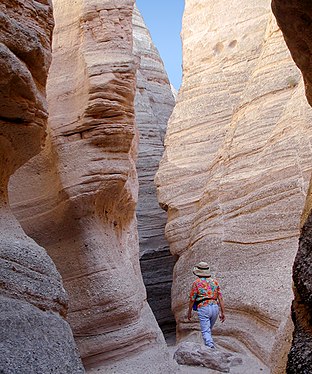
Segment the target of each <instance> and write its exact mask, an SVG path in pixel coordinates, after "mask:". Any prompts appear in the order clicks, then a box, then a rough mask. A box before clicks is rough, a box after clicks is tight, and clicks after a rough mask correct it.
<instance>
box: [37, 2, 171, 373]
mask: <svg viewBox="0 0 312 374" xmlns="http://www.w3.org/2000/svg"><path fill="white" fill-rule="evenodd" d="M53 3H54V11H55V20H56V25H55V31H54V43H53V62H52V65H51V70H50V75H49V82H48V102H49V111H50V117H49V118H50V121H49V123H50V127H51V143H52V148H53V150H54V152H55V153H56V154H57V158H58V173H59V177H60V185H61V186H62V187H61V188H62V189H61V191H60V192H59V201H58V206H57V207H56V208H55V209H56V210H57V211H58V215H57V216H58V218H57V219H55V218H56V215H55V214H54V213H53V212H46V213H45V214H46V215H47V216H50V226H49V227H51V229H52V231H53V233H54V234H56V238H57V239H55V237H54V236H52V237H51V236H50V237H44V236H43V235H42V233H41V234H40V233H39V234H38V235H39V236H41V240H43V241H45V243H46V245H47V248H48V250H49V253H50V254H51V256H52V258H53V259H54V260H55V262H56V264H57V266H58V267H59V269H60V272H61V274H62V276H63V278H64V285H65V288H66V290H67V291H68V293H69V298H70V308H69V321H70V324H71V326H72V329H73V332H74V336H75V338H76V341H77V343H78V347H79V349H80V352H81V356H82V358H83V361H84V364H85V366H86V368H87V369H88V370H91V369H92V368H96V369H101V368H102V370H103V372H108V371H110V370H113V368H114V370H117V371H118V370H120V372H123V369H122V366H120V365H123V362H125V365H126V366H127V363H126V362H127V361H126V360H127V359H128V356H130V355H132V357H138V356H139V355H140V354H146V355H147V356H148V357H149V360H151V361H152V362H153V364H152V365H153V367H155V368H156V369H155V370H156V371H157V370H167V365H168V357H167V352H166V349H165V343H164V339H163V337H162V335H161V332H160V330H159V328H158V326H157V323H156V320H155V318H154V316H153V314H152V312H151V310H150V308H149V306H148V304H147V302H146V291H145V288H144V285H143V281H142V276H141V272H140V266H139V245H138V235H137V224H136V217H135V207H136V202H137V190H138V181H137V174H136V169H135V157H136V153H137V144H138V137H137V131H136V126H135V116H134V97H135V87H136V68H137V65H136V61H135V59H134V56H133V53H132V10H133V1H130V0H118V1H117V0H116V1H101V0H78V1H77V0H75V1H74V0H73V1H66V2H64V1H62V0H54V2H53ZM52 219H53V221H52ZM124 360H125V361H124ZM139 361H142V364H141V367H140V370H142V372H143V371H146V368H145V367H144V365H145V363H144V360H140V359H139ZM110 365H112V366H110ZM116 365H119V366H118V368H119V369H116V368H117V366H116ZM127 370H128V372H131V368H130V367H127ZM134 370H135V369H134ZM135 372H138V371H135ZM139 372H140V371H139Z"/></svg>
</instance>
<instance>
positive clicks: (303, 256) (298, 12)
mask: <svg viewBox="0 0 312 374" xmlns="http://www.w3.org/2000/svg"><path fill="white" fill-rule="evenodd" d="M272 9H273V12H274V14H275V16H276V18H277V22H278V25H279V26H280V28H281V30H282V32H283V34H284V37H285V41H286V43H287V46H288V48H289V50H290V52H291V54H292V57H293V59H294V61H295V62H296V64H297V65H298V67H299V68H300V70H301V72H302V74H303V78H304V83H305V89H306V96H307V99H308V102H309V103H310V105H312V75H311V74H312V64H311V57H312V53H311V48H312V38H311V31H312V9H311V4H310V3H309V2H308V1H297V0H293V1H288V2H287V3H285V2H283V1H279V0H273V1H272ZM301 222H302V230H301V235H300V242H299V250H298V253H297V255H296V259H295V263H294V267H293V280H294V293H295V300H294V302H293V305H292V317H293V322H294V325H295V329H294V335H293V342H292V348H291V350H290V353H289V360H288V364H287V373H310V372H311V371H312V355H311V352H312V267H311V263H312V251H311V246H312V243H311V237H312V224H311V223H312V199H311V182H310V188H309V192H308V196H307V200H306V204H305V208H304V211H303V215H302V220H301Z"/></svg>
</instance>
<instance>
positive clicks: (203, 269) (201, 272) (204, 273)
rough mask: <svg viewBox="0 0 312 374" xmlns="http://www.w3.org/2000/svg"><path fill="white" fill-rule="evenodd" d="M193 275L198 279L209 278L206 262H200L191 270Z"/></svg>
mask: <svg viewBox="0 0 312 374" xmlns="http://www.w3.org/2000/svg"><path fill="white" fill-rule="evenodd" d="M193 274H195V275H197V276H199V277H210V276H211V274H210V270H209V265H208V264H207V262H204V261H201V262H199V263H198V264H197V265H195V266H194V268H193Z"/></svg>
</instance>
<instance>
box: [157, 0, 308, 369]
mask: <svg viewBox="0 0 312 374" xmlns="http://www.w3.org/2000/svg"><path fill="white" fill-rule="evenodd" d="M182 40H183V82H182V88H181V89H180V92H179V95H178V98H177V104H176V107H175V109H174V111H173V115H172V116H171V118H170V121H169V124H168V131H167V135H166V139H165V148H166V151H165V154H164V157H163V159H162V161H161V164H160V169H159V171H158V174H157V177H156V183H157V185H158V194H159V201H160V204H162V205H163V206H164V208H166V209H167V210H168V223H167V226H166V236H167V239H168V241H169V242H170V248H171V252H172V254H175V255H178V256H179V259H178V262H177V264H176V266H175V271H174V283H173V309H174V314H175V317H176V320H177V324H178V337H179V338H180V339H182V338H184V337H186V336H187V335H189V334H190V333H191V331H192V330H193V329H194V328H197V329H198V324H195V323H193V322H191V323H189V322H188V321H187V318H186V312H187V297H188V291H189V288H190V285H191V282H192V280H193V279H194V278H193V275H192V272H191V269H192V266H193V265H194V263H196V262H197V261H199V260H205V261H208V262H209V263H210V264H211V269H212V272H213V275H215V276H216V277H218V278H219V280H220V282H221V285H222V288H223V290H224V297H225V301H226V310H227V322H226V323H225V324H224V325H222V326H220V325H217V327H216V329H215V334H216V335H218V336H219V339H218V342H219V344H223V345H226V346H228V345H230V346H232V348H233V349H238V350H241V351H242V352H246V351H247V352H249V353H248V354H249V355H254V356H257V357H258V358H259V359H260V360H262V361H263V363H265V364H266V365H268V366H271V365H274V364H273V363H272V362H271V357H270V352H271V350H272V349H273V348H274V344H275V343H276V344H277V340H278V338H277V337H276V334H277V332H278V334H279V335H280V334H282V332H281V331H280V330H278V329H279V326H280V325H281V324H284V323H285V320H286V319H287V317H288V316H289V313H290V303H291V299H292V290H291V267H292V264H293V261H294V256H295V252H296V247H297V241H298V236H299V220H300V214H301V211H302V208H303V204H304V199H305V194H306V192H307V188H308V181H309V178H310V172H311V157H312V154H311V149H310V140H311V130H310V128H309V123H310V121H311V118H312V117H311V116H312V113H311V109H310V108H309V107H308V106H307V105H306V103H305V102H303V100H302V95H303V84H302V82H301V81H300V74H299V71H298V69H297V68H296V67H295V66H294V64H293V62H292V60H291V58H290V55H289V53H288V51H287V49H286V48H285V45H284V43H283V39H282V35H281V33H280V32H279V30H278V27H277V25H276V23H275V21H274V18H273V15H272V13H271V10H270V2H269V1H260V2H259V1H258V2H255V3H252V4H251V3H250V2H247V1H234V2H231V3H229V2H224V1H219V2H212V1H207V2H205V4H203V2H201V1H197V0H187V1H186V4H185V13H184V18H183V30H182ZM286 325H287V324H286V323H285V326H286ZM278 344H280V341H279V342H278Z"/></svg>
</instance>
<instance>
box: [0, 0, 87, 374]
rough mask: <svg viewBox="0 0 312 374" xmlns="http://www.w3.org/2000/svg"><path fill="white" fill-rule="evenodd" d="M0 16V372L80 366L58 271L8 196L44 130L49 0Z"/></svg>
mask: <svg viewBox="0 0 312 374" xmlns="http://www.w3.org/2000/svg"><path fill="white" fill-rule="evenodd" d="M0 19H1V22H0V228H1V230H0V231H1V234H0V290H1V291H0V336H1V347H0V367H1V372H3V373H44V372H46V373H47V372H53V373H72V372H75V373H83V372H84V370H83V367H82V364H81V361H80V359H79V356H78V351H77V349H76V346H75V343H74V339H73V335H72V332H71V330H70V327H69V325H68V323H67V322H66V321H65V320H64V317H65V316H66V314H67V308H68V298H67V294H66V292H65V290H64V287H63V284H62V280H61V277H60V274H59V273H58V271H57V270H56V267H55V265H54V264H53V262H52V260H51V258H50V257H49V256H48V255H47V253H46V251H45V249H44V248H42V247H41V246H39V245H38V244H37V243H36V242H35V241H34V240H32V239H31V238H30V237H28V236H27V235H26V234H25V232H24V231H23V229H22V228H21V226H20V224H19V222H18V221H17V220H16V218H15V216H14V215H13V213H12V212H11V209H10V206H9V202H8V181H9V178H10V176H11V175H12V174H13V173H14V172H15V171H16V170H17V169H18V168H19V167H20V166H21V165H23V164H24V163H25V162H27V161H28V160H29V159H30V158H32V157H33V156H34V155H36V154H37V153H39V152H40V149H41V147H42V146H43V144H44V139H45V135H46V134H45V132H46V124H47V105H46V97H45V86H46V78H47V73H48V69H49V66H50V62H51V35H52V29H53V16H52V7H51V3H50V2H49V1H41V2H36V1H31V0H25V1H7V0H4V1H2V2H1V5H0ZM20 189H21V191H22V190H23V189H24V185H23V184H21V186H20Z"/></svg>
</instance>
